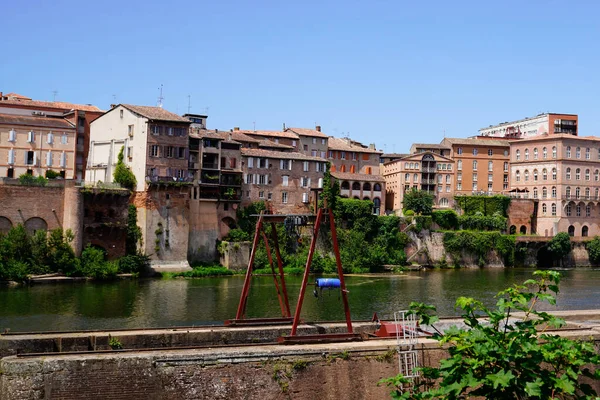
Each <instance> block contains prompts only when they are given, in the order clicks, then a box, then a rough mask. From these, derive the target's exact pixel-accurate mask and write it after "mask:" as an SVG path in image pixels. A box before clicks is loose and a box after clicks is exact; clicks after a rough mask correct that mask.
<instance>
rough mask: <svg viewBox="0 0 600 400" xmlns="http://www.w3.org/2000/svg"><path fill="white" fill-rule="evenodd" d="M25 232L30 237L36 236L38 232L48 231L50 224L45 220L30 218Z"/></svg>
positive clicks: (26, 223)
mask: <svg viewBox="0 0 600 400" xmlns="http://www.w3.org/2000/svg"><path fill="white" fill-rule="evenodd" d="M25 230H26V231H27V233H28V234H30V235H33V234H35V233H36V232H37V231H47V230H48V223H47V222H46V221H45V220H44V219H43V218H39V217H33V218H29V219H28V220H27V221H25Z"/></svg>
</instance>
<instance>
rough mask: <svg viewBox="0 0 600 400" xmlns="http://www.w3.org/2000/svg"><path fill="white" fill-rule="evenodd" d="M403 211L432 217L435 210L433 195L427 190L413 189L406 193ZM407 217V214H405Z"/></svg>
mask: <svg viewBox="0 0 600 400" xmlns="http://www.w3.org/2000/svg"><path fill="white" fill-rule="evenodd" d="M402 209H403V210H405V211H406V210H412V211H414V212H415V213H416V214H419V215H431V212H432V210H433V194H431V193H429V192H428V191H426V190H417V189H411V190H409V191H406V192H404V199H403V200H402ZM404 215H406V213H404Z"/></svg>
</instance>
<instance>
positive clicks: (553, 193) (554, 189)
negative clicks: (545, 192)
mask: <svg viewBox="0 0 600 400" xmlns="http://www.w3.org/2000/svg"><path fill="white" fill-rule="evenodd" d="M552 198H553V199H555V198H556V186H552Z"/></svg>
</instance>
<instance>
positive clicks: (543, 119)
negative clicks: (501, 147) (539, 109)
mask: <svg viewBox="0 0 600 400" xmlns="http://www.w3.org/2000/svg"><path fill="white" fill-rule="evenodd" d="M577 127H578V117H577V115H576V114H555V113H543V114H538V115H536V116H535V117H530V118H523V119H520V120H517V121H511V122H502V123H500V124H497V125H490V126H489V127H487V128H481V129H480V130H479V135H480V136H493V137H499V138H510V139H522V138H529V137H533V136H537V135H543V134H568V135H574V136H577V134H578V128H577Z"/></svg>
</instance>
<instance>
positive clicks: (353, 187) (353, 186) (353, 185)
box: [352, 182, 360, 191]
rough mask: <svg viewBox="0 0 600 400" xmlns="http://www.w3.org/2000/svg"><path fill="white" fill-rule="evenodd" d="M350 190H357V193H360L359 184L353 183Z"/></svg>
mask: <svg viewBox="0 0 600 400" xmlns="http://www.w3.org/2000/svg"><path fill="white" fill-rule="evenodd" d="M352 190H358V191H360V183H358V182H354V183H353V184H352Z"/></svg>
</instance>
